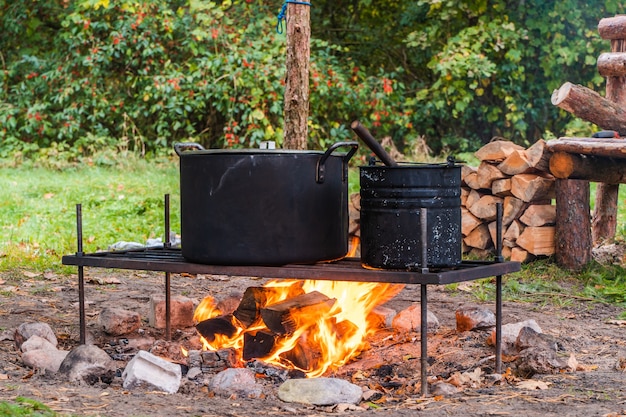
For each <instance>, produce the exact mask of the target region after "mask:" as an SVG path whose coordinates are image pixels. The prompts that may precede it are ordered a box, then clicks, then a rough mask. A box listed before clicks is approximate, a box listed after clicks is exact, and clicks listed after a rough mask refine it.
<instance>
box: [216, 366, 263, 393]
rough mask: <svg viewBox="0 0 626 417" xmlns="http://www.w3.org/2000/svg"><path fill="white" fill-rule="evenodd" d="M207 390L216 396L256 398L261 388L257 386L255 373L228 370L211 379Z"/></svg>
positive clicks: (246, 370)
mask: <svg viewBox="0 0 626 417" xmlns="http://www.w3.org/2000/svg"><path fill="white" fill-rule="evenodd" d="M209 389H210V390H211V391H213V392H214V393H215V394H217V395H221V396H224V397H230V396H231V395H233V394H236V395H240V396H243V397H258V396H259V395H261V393H262V388H261V386H259V384H257V382H256V378H255V373H254V371H253V370H251V369H247V368H228V369H226V370H224V371H222V372H220V373H218V374H217V375H215V376H214V377H213V379H212V380H211V382H210V383H209Z"/></svg>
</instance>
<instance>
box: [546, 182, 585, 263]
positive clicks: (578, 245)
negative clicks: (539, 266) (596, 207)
mask: <svg viewBox="0 0 626 417" xmlns="http://www.w3.org/2000/svg"><path fill="white" fill-rule="evenodd" d="M555 189H556V201H557V205H556V232H555V234H556V235H555V246H556V247H555V258H556V262H557V264H559V265H560V266H561V267H563V268H566V269H569V270H572V271H579V270H581V269H582V268H583V267H584V266H585V265H586V264H588V263H589V261H591V248H592V241H591V220H590V215H589V181H586V180H561V179H557V180H556V185H555ZM573 225H575V226H573Z"/></svg>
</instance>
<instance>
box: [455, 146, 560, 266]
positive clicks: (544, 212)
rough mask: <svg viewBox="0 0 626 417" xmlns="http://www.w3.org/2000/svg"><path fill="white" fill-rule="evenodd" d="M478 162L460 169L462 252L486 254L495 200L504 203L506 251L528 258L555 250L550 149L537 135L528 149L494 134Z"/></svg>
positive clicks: (493, 227) (508, 255)
mask: <svg viewBox="0 0 626 417" xmlns="http://www.w3.org/2000/svg"><path fill="white" fill-rule="evenodd" d="M475 155H476V157H477V158H478V159H479V160H480V161H481V162H480V165H479V166H478V167H469V166H465V167H464V168H463V171H462V189H461V214H462V217H461V218H462V225H461V233H462V235H463V252H464V253H470V254H473V255H476V256H478V257H485V256H487V255H489V254H491V252H492V251H493V248H494V247H495V243H494V242H496V237H495V236H496V203H498V202H501V203H502V205H503V214H502V226H503V230H502V233H503V247H502V254H503V256H504V257H505V258H507V259H511V260H512V261H518V262H525V261H528V260H531V259H533V258H534V257H536V256H545V255H552V254H554V251H555V243H554V234H555V228H554V224H555V221H556V206H555V205H553V204H552V199H553V198H554V178H553V177H552V175H550V174H549V173H548V164H549V159H550V152H549V151H548V150H547V148H546V143H545V141H543V140H539V141H538V142H536V143H535V144H534V145H532V146H531V147H529V148H528V149H524V148H523V147H522V146H519V145H516V144H514V143H512V142H509V141H506V140H494V141H492V142H490V143H488V144H486V145H485V146H483V147H482V148H480V149H479V150H478V151H477V152H476V153H475Z"/></svg>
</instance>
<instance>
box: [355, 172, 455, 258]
mask: <svg viewBox="0 0 626 417" xmlns="http://www.w3.org/2000/svg"><path fill="white" fill-rule="evenodd" d="M359 169H360V184H361V220H360V221H361V261H362V263H363V264H364V265H365V266H370V267H374V268H383V269H409V270H413V269H420V268H423V267H450V266H455V265H458V264H459V263H461V256H462V255H461V252H462V248H461V242H462V241H461V239H462V237H461V167H460V165H457V164H456V163H454V161H449V162H448V163H442V164H418V163H401V164H397V165H396V166H379V165H375V164H374V165H370V166H362V167H360V168H359ZM422 209H426V213H427V215H426V225H425V226H426V237H425V239H424V238H423V237H422V234H421V230H422V215H421V213H422ZM423 249H426V259H423Z"/></svg>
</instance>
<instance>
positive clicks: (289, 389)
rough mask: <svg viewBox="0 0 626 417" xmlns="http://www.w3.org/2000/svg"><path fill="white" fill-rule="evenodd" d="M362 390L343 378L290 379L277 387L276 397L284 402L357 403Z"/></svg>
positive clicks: (317, 403) (316, 403)
mask: <svg viewBox="0 0 626 417" xmlns="http://www.w3.org/2000/svg"><path fill="white" fill-rule="evenodd" d="M362 396H363V390H362V389H361V387H359V386H358V385H354V384H352V383H350V382H348V381H344V380H343V379H336V378H306V379H290V380H288V381H286V382H285V383H284V384H282V385H281V386H280V388H278V398H280V399H281V400H283V401H285V402H295V403H303V404H313V405H333V404H342V403H345V404H358V403H359V402H360V401H361V397H362Z"/></svg>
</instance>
